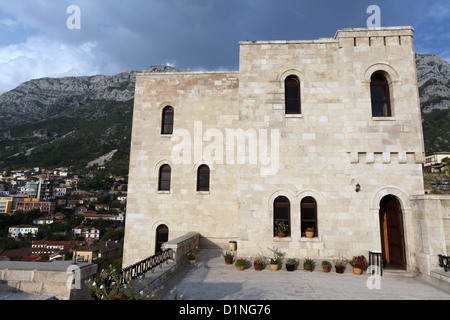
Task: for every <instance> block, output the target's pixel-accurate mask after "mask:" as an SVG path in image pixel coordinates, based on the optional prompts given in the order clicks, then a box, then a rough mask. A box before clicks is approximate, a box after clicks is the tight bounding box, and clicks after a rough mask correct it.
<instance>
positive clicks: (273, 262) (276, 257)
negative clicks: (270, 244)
mask: <svg viewBox="0 0 450 320" xmlns="http://www.w3.org/2000/svg"><path fill="white" fill-rule="evenodd" d="M269 250H270V251H272V252H273V258H271V259H270V260H269V264H270V270H272V271H277V270H278V267H279V264H280V260H281V257H283V255H284V253H283V252H281V251H280V250H279V249H278V248H272V249H269Z"/></svg>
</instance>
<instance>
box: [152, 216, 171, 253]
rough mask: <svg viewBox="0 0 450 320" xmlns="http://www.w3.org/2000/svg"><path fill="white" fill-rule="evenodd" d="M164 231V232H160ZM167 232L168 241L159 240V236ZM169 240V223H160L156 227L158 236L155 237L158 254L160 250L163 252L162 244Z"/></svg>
mask: <svg viewBox="0 0 450 320" xmlns="http://www.w3.org/2000/svg"><path fill="white" fill-rule="evenodd" d="M160 231H163V232H160ZM165 234H167V240H166V241H160V240H159V236H160V235H165ZM167 241H169V227H168V226H167V224H164V223H162V224H159V225H158V226H157V227H156V237H155V254H157V253H158V252H161V251H162V249H161V245H162V244H163V243H165V242H167Z"/></svg>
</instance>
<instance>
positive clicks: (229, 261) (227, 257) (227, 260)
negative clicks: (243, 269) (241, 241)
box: [222, 251, 234, 264]
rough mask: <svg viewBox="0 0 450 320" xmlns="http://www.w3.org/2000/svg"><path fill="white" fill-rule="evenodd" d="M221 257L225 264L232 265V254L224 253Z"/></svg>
mask: <svg viewBox="0 0 450 320" xmlns="http://www.w3.org/2000/svg"><path fill="white" fill-rule="evenodd" d="M222 256H223V257H224V258H225V263H226V264H233V258H234V253H231V252H228V251H225V253H223V254H222Z"/></svg>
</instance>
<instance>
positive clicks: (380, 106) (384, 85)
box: [370, 73, 392, 117]
mask: <svg viewBox="0 0 450 320" xmlns="http://www.w3.org/2000/svg"><path fill="white" fill-rule="evenodd" d="M370 97H371V101H372V117H390V116H391V115H392V113H391V98H390V93H389V84H388V81H387V80H386V78H385V77H384V76H383V75H382V74H380V73H374V74H373V75H372V77H371V78H370Z"/></svg>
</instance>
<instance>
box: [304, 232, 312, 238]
mask: <svg viewBox="0 0 450 320" xmlns="http://www.w3.org/2000/svg"><path fill="white" fill-rule="evenodd" d="M305 235H306V237H307V238H314V231H306V232H305Z"/></svg>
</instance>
